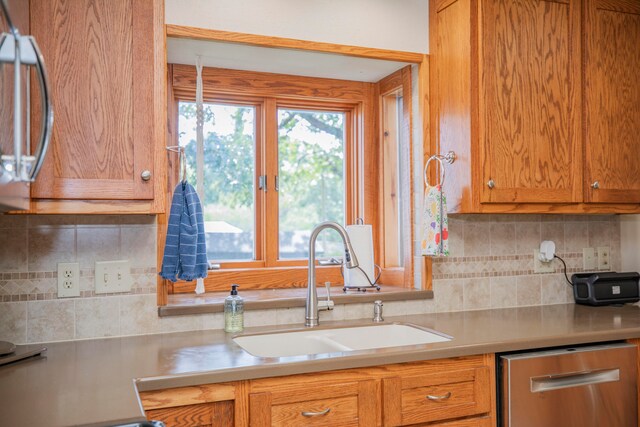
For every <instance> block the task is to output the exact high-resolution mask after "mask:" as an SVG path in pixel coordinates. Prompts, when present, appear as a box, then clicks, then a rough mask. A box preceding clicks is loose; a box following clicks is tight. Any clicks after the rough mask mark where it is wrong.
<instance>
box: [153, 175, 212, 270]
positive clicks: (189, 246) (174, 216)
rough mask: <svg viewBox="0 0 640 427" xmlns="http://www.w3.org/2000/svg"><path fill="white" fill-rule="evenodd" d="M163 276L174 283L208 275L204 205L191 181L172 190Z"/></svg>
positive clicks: (163, 259) (163, 260)
mask: <svg viewBox="0 0 640 427" xmlns="http://www.w3.org/2000/svg"><path fill="white" fill-rule="evenodd" d="M160 276H162V277H163V278H165V279H167V280H171V281H172V282H175V281H176V280H178V279H180V280H187V281H190V280H193V279H198V278H204V277H207V247H206V243H205V238H204V220H203V216H202V205H201V204H200V198H199V197H198V194H197V193H196V190H195V189H194V188H193V186H192V185H191V184H189V183H186V182H185V183H180V184H178V186H177V187H176V189H175V191H174V193H173V199H172V201H171V211H170V213H169V224H168V226H167V240H166V242H165V244H164V257H163V258H162V270H161V272H160Z"/></svg>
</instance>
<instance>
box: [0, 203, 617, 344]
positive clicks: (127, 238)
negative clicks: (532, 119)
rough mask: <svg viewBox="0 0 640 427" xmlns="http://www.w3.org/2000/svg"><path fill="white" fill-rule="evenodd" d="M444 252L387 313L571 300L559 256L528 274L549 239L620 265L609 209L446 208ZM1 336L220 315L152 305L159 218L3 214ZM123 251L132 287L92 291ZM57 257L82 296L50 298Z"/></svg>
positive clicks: (169, 323) (158, 327) (180, 327)
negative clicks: (423, 289)
mask: <svg viewBox="0 0 640 427" xmlns="http://www.w3.org/2000/svg"><path fill="white" fill-rule="evenodd" d="M449 228H450V251H451V256H450V257H448V258H438V259H435V260H434V263H433V272H432V273H433V286H434V293H435V298H434V299H433V300H422V301H405V302H389V303H386V304H385V316H394V315H396V316H397V315H402V314H418V313H425V312H438V311H459V310H477V309H484V308H490V307H514V306H525V305H541V304H558V303H564V302H570V301H571V300H572V295H571V289H570V288H569V286H568V285H567V284H566V283H565V281H564V276H563V274H562V269H561V264H560V263H559V262H555V267H556V271H555V272H554V273H550V274H534V273H533V271H532V270H533V250H534V249H536V248H538V247H539V245H540V241H541V240H553V241H554V242H555V243H556V246H557V253H558V255H559V256H561V257H563V258H564V259H565V261H566V262H567V265H568V268H569V274H571V273H572V272H576V271H581V266H582V248H584V247H598V246H609V247H610V248H611V265H612V269H613V270H615V269H619V265H620V259H621V256H620V223H619V217H617V216H614V215H592V216H577V215H455V216H450V219H449ZM0 233H2V235H3V236H4V239H3V242H2V244H1V245H0V339H2V340H9V341H13V342H16V343H27V342H43V341H60V340H73V339H85V338H96V337H113V336H123V335H138V334H148V333H156V332H174V331H184V330H197V329H218V328H222V326H223V319H222V315H221V313H215V314H204V315H193V316H179V317H166V318H159V317H158V316H157V307H156V275H157V267H156V221H155V217H154V216H144V215H129V216H126V215H121V216H118V215H113V216H104V215H92V216H89V215H77V216H74V215H64V216H63V215H59V216H58V215H43V216H28V215H16V216H9V215H4V216H3V215H0ZM117 259H128V260H130V262H131V274H132V277H133V282H134V284H133V287H132V291H131V292H130V293H126V294H115V295H96V294H95V292H94V289H95V287H94V263H95V261H110V260H117ZM58 262H78V263H79V264H80V291H81V296H80V297H79V298H63V299H58V298H57V284H56V283H57V282H56V270H57V263H58ZM371 311H372V307H371V306H370V304H352V305H338V306H337V307H336V309H335V310H333V312H331V313H322V315H321V316H322V317H323V319H325V320H343V319H357V318H365V317H369V316H370V315H371ZM303 317H304V309H301V308H291V309H273V310H255V311H247V312H246V314H245V323H246V325H247V326H257V325H268V324H291V323H300V322H301V319H302V318H303Z"/></svg>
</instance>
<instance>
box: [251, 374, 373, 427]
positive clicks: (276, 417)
mask: <svg viewBox="0 0 640 427" xmlns="http://www.w3.org/2000/svg"><path fill="white" fill-rule="evenodd" d="M277 381H278V384H275V383H274V382H273V381H270V380H267V381H261V380H257V381H255V382H252V384H251V393H250V394H249V420H250V426H251V427H267V426H274V427H278V426H283V427H287V426H332V427H360V426H362V427H364V426H376V425H377V421H376V420H377V417H378V414H379V404H378V393H377V390H378V384H379V383H378V382H376V381H374V380H360V381H344V382H342V381H330V382H322V381H316V382H309V380H308V379H307V380H306V381H304V382H300V381H296V380H294V379H290V378H284V379H281V380H277Z"/></svg>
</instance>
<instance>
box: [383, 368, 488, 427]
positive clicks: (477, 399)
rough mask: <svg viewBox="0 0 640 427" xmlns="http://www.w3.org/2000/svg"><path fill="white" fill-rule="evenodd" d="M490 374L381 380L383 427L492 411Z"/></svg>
mask: <svg viewBox="0 0 640 427" xmlns="http://www.w3.org/2000/svg"><path fill="white" fill-rule="evenodd" d="M489 375H490V370H489V368H488V367H477V368H469V369H462V370H454V371H446V370H445V371H440V372H428V373H426V374H421V375H412V376H406V375H405V376H397V377H392V378H386V379H384V380H383V383H382V387H383V402H384V425H387V426H405V425H413V424H417V423H426V422H434V421H443V420H449V419H454V418H462V417H468V416H472V415H480V414H485V413H489V412H490V411H491V399H490V393H487V390H488V389H489V387H490V384H491V382H490V378H489Z"/></svg>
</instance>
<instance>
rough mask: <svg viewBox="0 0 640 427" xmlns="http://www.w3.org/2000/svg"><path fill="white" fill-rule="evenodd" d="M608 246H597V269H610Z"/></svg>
mask: <svg viewBox="0 0 640 427" xmlns="http://www.w3.org/2000/svg"><path fill="white" fill-rule="evenodd" d="M610 251H611V249H610V248H609V246H599V247H598V270H611V264H610V262H609V261H610Z"/></svg>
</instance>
